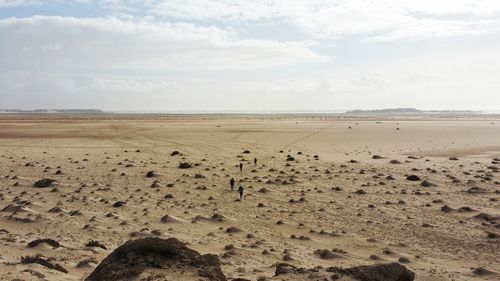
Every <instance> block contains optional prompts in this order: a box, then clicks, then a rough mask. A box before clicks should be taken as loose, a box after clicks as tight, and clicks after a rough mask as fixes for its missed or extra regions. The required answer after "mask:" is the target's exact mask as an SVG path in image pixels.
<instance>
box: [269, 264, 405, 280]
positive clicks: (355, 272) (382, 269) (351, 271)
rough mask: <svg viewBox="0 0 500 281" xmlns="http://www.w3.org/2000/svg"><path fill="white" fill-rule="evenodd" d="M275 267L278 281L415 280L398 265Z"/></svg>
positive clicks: (277, 265) (282, 265)
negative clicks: (307, 267) (312, 277)
mask: <svg viewBox="0 0 500 281" xmlns="http://www.w3.org/2000/svg"><path fill="white" fill-rule="evenodd" d="M275 266H276V271H275V277H276V276H279V277H280V279H279V280H284V279H285V278H286V280H299V279H300V280H307V279H308V278H307V277H309V276H314V278H315V279H314V280H331V279H332V278H331V277H332V274H333V276H335V278H337V279H339V278H340V277H341V276H346V277H348V278H349V279H348V280H352V279H353V280H359V281H413V280H414V279H415V273H413V272H412V271H410V270H408V269H407V268H406V267H405V266H403V265H401V264H399V263H389V264H375V265H365V266H357V267H350V268H340V267H329V268H326V269H323V268H321V267H316V268H312V269H306V268H298V267H295V266H293V265H290V264H287V263H278V264H276V265H275ZM301 277H302V278H301ZM342 280H343V279H342Z"/></svg>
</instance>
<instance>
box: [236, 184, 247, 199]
mask: <svg viewBox="0 0 500 281" xmlns="http://www.w3.org/2000/svg"><path fill="white" fill-rule="evenodd" d="M243 191H245V189H244V188H243V186H241V185H240V187H239V188H238V192H239V193H240V200H241V199H242V198H243Z"/></svg>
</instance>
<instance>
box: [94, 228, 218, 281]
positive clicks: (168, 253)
mask: <svg viewBox="0 0 500 281" xmlns="http://www.w3.org/2000/svg"><path fill="white" fill-rule="evenodd" d="M159 275H160V276H163V277H162V278H159V279H155V280H191V279H193V280H213V281H226V280H227V279H226V277H225V276H224V273H222V271H221V269H220V261H219V259H218V258H217V257H216V256H215V255H210V254H208V255H201V254H200V253H198V252H196V251H194V250H191V249H189V248H187V247H186V246H185V244H184V243H182V242H180V241H179V240H177V239H175V238H170V239H160V238H143V239H137V240H129V241H128V242H126V243H125V244H123V245H121V246H120V247H118V248H117V249H116V250H114V251H113V252H112V253H111V254H110V255H109V256H108V257H106V258H105V259H104V260H103V261H102V262H101V264H99V266H98V267H97V268H96V269H95V270H94V272H92V274H90V276H89V277H87V279H85V280H87V281H98V280H99V281H111V280H126V279H131V278H134V277H139V276H140V277H141V278H146V279H147V278H148V277H150V276H155V278H158V277H159Z"/></svg>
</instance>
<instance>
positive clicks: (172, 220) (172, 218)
mask: <svg viewBox="0 0 500 281" xmlns="http://www.w3.org/2000/svg"><path fill="white" fill-rule="evenodd" d="M160 220H161V222H163V223H185V222H186V221H185V220H183V219H180V218H178V217H176V216H172V215H164V216H163V217H161V219H160Z"/></svg>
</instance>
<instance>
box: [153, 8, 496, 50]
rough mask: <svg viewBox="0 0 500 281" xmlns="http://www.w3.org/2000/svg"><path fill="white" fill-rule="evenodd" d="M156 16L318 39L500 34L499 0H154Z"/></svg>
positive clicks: (423, 37)
mask: <svg viewBox="0 0 500 281" xmlns="http://www.w3.org/2000/svg"><path fill="white" fill-rule="evenodd" d="M148 5H149V6H150V7H151V13H156V14H158V15H162V16H166V17H173V18H179V19H183V20H198V21H200V20H201V21H212V20H216V21H225V22H233V23H234V22H246V21H281V22H283V23H287V24H290V25H292V26H295V27H298V28H299V29H301V30H302V31H304V32H306V33H309V34H311V35H313V36H314V37H316V38H320V39H326V38H336V37H338V36H347V35H356V34H363V35H365V36H367V37H368V38H371V37H372V35H374V36H373V40H397V39H411V40H419V39H428V38H433V37H450V36H460V35H471V34H482V33H485V32H491V31H498V30H500V1H496V0H484V1H481V0H432V1H431V0H420V1H414V0H377V1H366V0H289V1H283V0H267V1H260V0H241V1H231V0H153V1H149V2H148Z"/></svg>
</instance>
